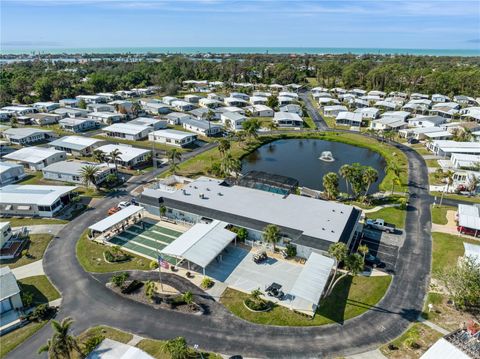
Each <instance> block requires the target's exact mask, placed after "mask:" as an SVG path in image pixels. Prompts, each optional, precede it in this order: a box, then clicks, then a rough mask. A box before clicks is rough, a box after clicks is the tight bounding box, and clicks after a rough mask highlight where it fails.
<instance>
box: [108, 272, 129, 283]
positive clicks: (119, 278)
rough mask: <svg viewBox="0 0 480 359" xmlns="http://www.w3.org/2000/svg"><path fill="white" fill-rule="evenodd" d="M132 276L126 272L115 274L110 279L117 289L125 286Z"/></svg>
mask: <svg viewBox="0 0 480 359" xmlns="http://www.w3.org/2000/svg"><path fill="white" fill-rule="evenodd" d="M129 276H130V275H129V274H128V273H126V272H123V273H120V274H115V275H113V276H112V278H111V279H110V282H112V283H113V284H115V286H117V287H121V286H122V285H124V284H125V281H126V280H127V279H128V277H129Z"/></svg>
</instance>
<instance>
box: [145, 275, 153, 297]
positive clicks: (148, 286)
mask: <svg viewBox="0 0 480 359" xmlns="http://www.w3.org/2000/svg"><path fill="white" fill-rule="evenodd" d="M154 295H155V283H154V282H153V281H151V280H149V281H148V282H146V283H145V296H146V297H147V298H148V299H150V300H152V299H153V296H154Z"/></svg>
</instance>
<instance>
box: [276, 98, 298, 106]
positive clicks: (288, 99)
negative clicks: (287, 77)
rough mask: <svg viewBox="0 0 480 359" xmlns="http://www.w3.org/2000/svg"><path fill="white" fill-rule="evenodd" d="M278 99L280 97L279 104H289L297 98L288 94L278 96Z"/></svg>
mask: <svg viewBox="0 0 480 359" xmlns="http://www.w3.org/2000/svg"><path fill="white" fill-rule="evenodd" d="M277 99H278V105H279V106H284V105H289V104H291V103H294V102H295V101H296V99H294V98H292V97H288V96H278V97H277Z"/></svg>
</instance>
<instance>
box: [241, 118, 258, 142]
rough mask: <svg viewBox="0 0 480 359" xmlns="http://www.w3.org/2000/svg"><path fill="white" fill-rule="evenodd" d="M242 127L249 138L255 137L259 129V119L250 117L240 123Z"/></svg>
mask: <svg viewBox="0 0 480 359" xmlns="http://www.w3.org/2000/svg"><path fill="white" fill-rule="evenodd" d="M242 128H243V129H244V130H245V132H246V134H247V135H248V136H249V137H250V138H255V139H256V138H257V137H258V130H259V129H260V121H258V119H256V118H251V119H250V120H247V121H245V122H244V123H242Z"/></svg>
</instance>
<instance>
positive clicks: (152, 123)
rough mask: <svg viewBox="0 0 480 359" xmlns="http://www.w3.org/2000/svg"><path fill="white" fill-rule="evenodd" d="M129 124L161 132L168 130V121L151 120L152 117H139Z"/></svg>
mask: <svg viewBox="0 0 480 359" xmlns="http://www.w3.org/2000/svg"><path fill="white" fill-rule="evenodd" d="M127 123H128V124H131V125H137V126H148V127H150V128H152V130H154V131H156V130H161V129H164V128H167V125H168V121H167V120H160V119H158V118H150V117H137V118H136V119H134V120H131V121H128V122H127Z"/></svg>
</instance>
